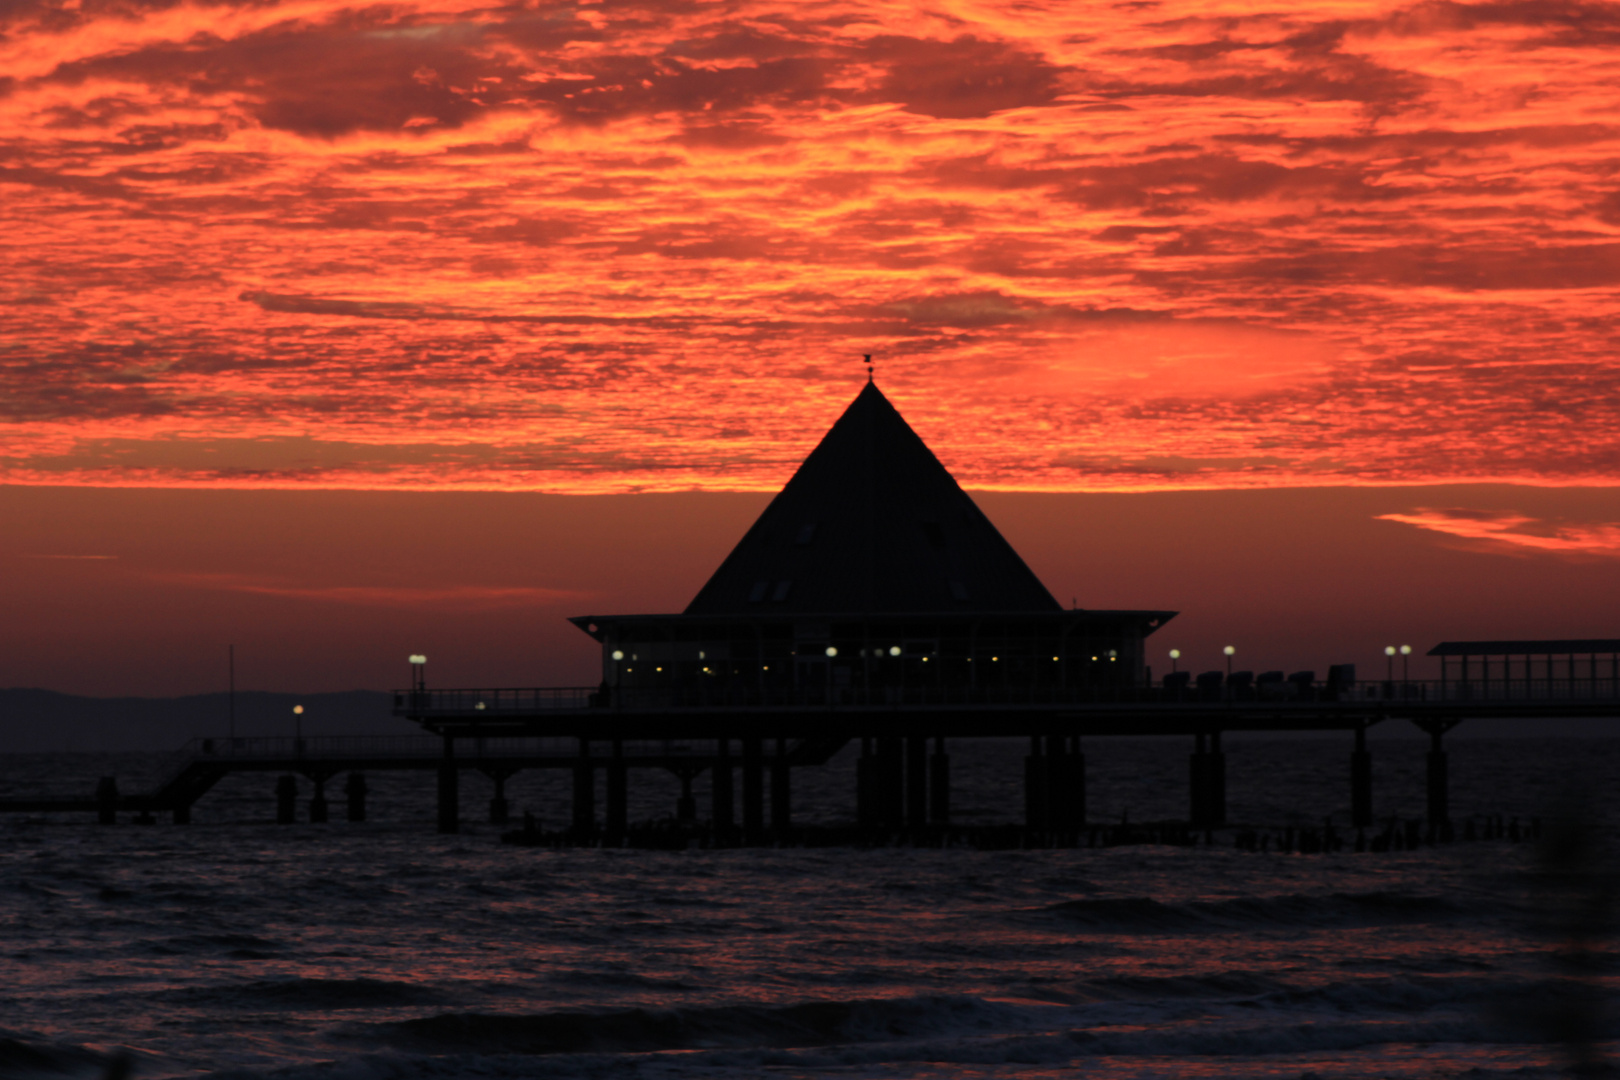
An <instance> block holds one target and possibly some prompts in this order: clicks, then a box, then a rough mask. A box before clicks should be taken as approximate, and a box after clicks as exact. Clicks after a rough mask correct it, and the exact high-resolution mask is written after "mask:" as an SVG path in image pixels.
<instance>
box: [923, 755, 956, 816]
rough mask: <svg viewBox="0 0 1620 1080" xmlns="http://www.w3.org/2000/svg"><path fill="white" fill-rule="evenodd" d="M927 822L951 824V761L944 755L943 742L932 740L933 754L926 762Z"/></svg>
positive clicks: (948, 756)
mask: <svg viewBox="0 0 1620 1080" xmlns="http://www.w3.org/2000/svg"><path fill="white" fill-rule="evenodd" d="M928 820H930V821H932V822H933V823H934V824H935V825H949V824H950V823H951V759H950V755H948V754H946V753H945V740H944V739H935V740H934V753H933V755H932V757H931V758H930V760H929V762H928Z"/></svg>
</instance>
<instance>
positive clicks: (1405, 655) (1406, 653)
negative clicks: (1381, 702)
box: [1401, 645, 1412, 682]
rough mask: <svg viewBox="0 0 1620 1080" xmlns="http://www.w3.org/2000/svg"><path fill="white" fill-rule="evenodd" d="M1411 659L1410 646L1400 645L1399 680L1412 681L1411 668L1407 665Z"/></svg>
mask: <svg viewBox="0 0 1620 1080" xmlns="http://www.w3.org/2000/svg"><path fill="white" fill-rule="evenodd" d="M1411 659H1412V646H1410V645H1402V646H1401V682H1411V681H1412V669H1411V667H1410V666H1408V665H1409V664H1410V662H1411Z"/></svg>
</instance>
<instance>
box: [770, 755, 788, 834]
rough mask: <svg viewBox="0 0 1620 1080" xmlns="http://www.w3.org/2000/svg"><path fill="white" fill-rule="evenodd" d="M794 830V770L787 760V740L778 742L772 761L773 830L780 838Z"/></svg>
mask: <svg viewBox="0 0 1620 1080" xmlns="http://www.w3.org/2000/svg"><path fill="white" fill-rule="evenodd" d="M791 828H793V768H792V766H790V765H789V764H788V760H787V740H786V739H777V740H776V756H775V758H773V759H772V760H771V829H772V830H773V831H774V832H775V833H776V835H777V836H778V837H780V836H783V835H785V834H786V833H787V832H788V830H789V829H791Z"/></svg>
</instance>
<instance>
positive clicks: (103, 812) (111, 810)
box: [96, 776, 118, 825]
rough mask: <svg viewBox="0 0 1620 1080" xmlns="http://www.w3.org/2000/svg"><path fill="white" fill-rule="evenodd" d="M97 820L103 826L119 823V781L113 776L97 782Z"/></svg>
mask: <svg viewBox="0 0 1620 1080" xmlns="http://www.w3.org/2000/svg"><path fill="white" fill-rule="evenodd" d="M96 820H97V821H99V822H101V824H103V825H112V824H115V823H116V822H117V821H118V781H117V780H116V779H115V778H113V777H111V776H103V777H102V778H101V779H100V780H98V781H96Z"/></svg>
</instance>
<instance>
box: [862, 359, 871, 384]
mask: <svg viewBox="0 0 1620 1080" xmlns="http://www.w3.org/2000/svg"><path fill="white" fill-rule="evenodd" d="M861 355H862V356H864V357H866V381H867V382H868V383H870V382H871V381H872V354H871V353H862V354H861Z"/></svg>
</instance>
